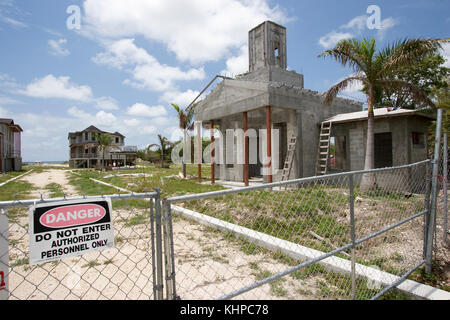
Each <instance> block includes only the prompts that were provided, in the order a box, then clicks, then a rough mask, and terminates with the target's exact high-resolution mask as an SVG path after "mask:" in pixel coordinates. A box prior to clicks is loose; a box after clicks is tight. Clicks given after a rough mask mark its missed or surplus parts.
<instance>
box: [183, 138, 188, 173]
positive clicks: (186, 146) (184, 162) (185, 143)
mask: <svg viewBox="0 0 450 320" xmlns="http://www.w3.org/2000/svg"><path fill="white" fill-rule="evenodd" d="M183 131H184V132H183V134H184V148H183V178H186V159H185V158H186V157H187V154H188V153H187V152H186V149H187V148H188V144H187V134H186V129H183Z"/></svg>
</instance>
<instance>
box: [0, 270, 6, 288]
mask: <svg viewBox="0 0 450 320" xmlns="http://www.w3.org/2000/svg"><path fill="white" fill-rule="evenodd" d="M5 286H6V283H5V273H4V272H3V271H0V290H3V289H5Z"/></svg>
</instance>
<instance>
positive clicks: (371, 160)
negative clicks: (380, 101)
mask: <svg viewBox="0 0 450 320" xmlns="http://www.w3.org/2000/svg"><path fill="white" fill-rule="evenodd" d="M373 100H374V93H373V90H371V92H370V94H369V98H368V104H369V107H368V110H367V111H368V115H367V140H366V155H365V159H364V170H372V169H375V131H374V122H375V116H374V113H373ZM375 188H376V176H375V173H364V174H363V176H362V179H361V190H372V189H375Z"/></svg>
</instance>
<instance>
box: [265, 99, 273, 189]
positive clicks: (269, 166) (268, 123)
mask: <svg viewBox="0 0 450 320" xmlns="http://www.w3.org/2000/svg"><path fill="white" fill-rule="evenodd" d="M266 130H267V131H266V132H267V159H268V163H267V183H272V114H271V110H270V106H266Z"/></svg>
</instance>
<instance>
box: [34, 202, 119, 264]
mask: <svg viewBox="0 0 450 320" xmlns="http://www.w3.org/2000/svg"><path fill="white" fill-rule="evenodd" d="M111 212H112V211H111V199H109V198H108V199H104V198H98V199H86V200H67V201H59V202H53V203H44V204H36V205H34V206H31V207H30V215H29V216H30V265H33V264H38V263H44V262H49V261H54V260H59V259H62V258H68V257H73V256H78V255H82V254H85V253H89V252H92V251H100V250H104V249H109V248H113V247H114V232H113V226H112V216H111Z"/></svg>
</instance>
